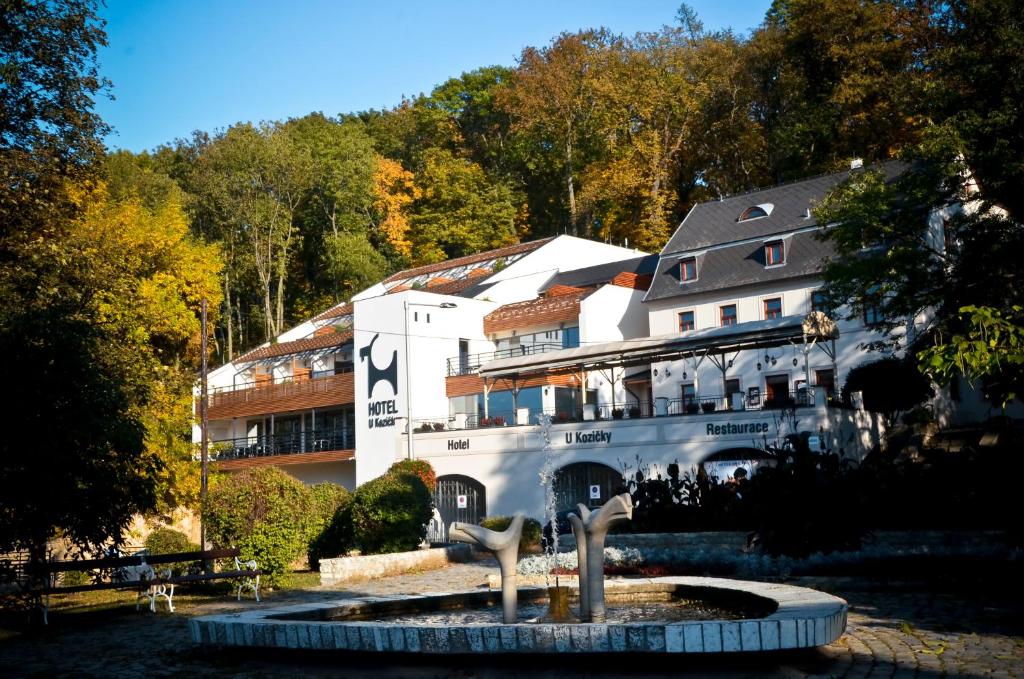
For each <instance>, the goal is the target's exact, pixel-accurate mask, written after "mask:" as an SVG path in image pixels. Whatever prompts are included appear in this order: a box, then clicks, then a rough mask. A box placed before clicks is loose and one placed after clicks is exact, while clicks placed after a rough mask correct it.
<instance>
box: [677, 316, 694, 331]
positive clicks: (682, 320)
mask: <svg viewBox="0 0 1024 679" xmlns="http://www.w3.org/2000/svg"><path fill="white" fill-rule="evenodd" d="M694 327H695V326H694V324H693V312H692V311H681V312H679V332H686V331H687V330H693V329H694Z"/></svg>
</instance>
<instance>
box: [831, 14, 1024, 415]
mask: <svg viewBox="0 0 1024 679" xmlns="http://www.w3.org/2000/svg"><path fill="white" fill-rule="evenodd" d="M934 19H935V24H936V25H937V26H938V27H940V29H941V34H940V35H939V37H938V38H937V39H936V40H935V45H934V46H933V48H932V49H931V50H929V51H928V52H927V53H925V54H924V55H923V56H922V57H921V58H922V62H923V64H924V66H925V67H926V68H927V69H928V70H929V71H930V72H931V73H932V74H933V75H932V77H933V79H934V83H933V85H932V86H931V88H930V89H929V90H928V94H929V96H927V97H924V98H923V99H922V101H921V102H920V106H921V108H922V110H923V111H925V112H926V113H927V114H928V116H929V119H930V120H931V121H932V122H931V123H930V124H929V125H928V126H927V127H926V128H925V129H924V130H923V132H922V133H921V142H920V143H919V144H917V145H915V146H913V147H910V148H909V149H907V151H906V152H905V154H904V155H905V157H906V159H907V160H908V161H910V162H911V163H912V165H911V166H910V169H909V171H907V172H904V173H903V174H902V175H900V176H899V177H898V178H896V179H895V180H893V181H888V182H887V181H884V180H883V178H882V177H881V175H879V174H878V173H875V172H870V171H869V172H858V173H855V174H854V175H853V177H851V179H850V180H849V181H847V182H846V183H844V184H843V185H842V186H840V187H838V188H837V189H836V190H835V191H834V192H833V193H832V194H831V195H830V196H829V197H828V199H827V200H826V201H825V203H824V204H823V205H822V206H821V208H820V209H819V210H818V211H816V216H817V218H818V221H819V223H834V224H837V225H838V226H836V228H834V229H830V230H829V231H828V233H827V237H828V238H829V239H830V240H832V242H833V243H834V244H835V246H836V248H837V250H838V252H837V256H836V257H835V258H833V259H832V261H831V262H830V263H829V264H828V266H827V268H826V271H825V277H826V283H827V288H828V292H829V294H830V295H831V296H832V298H833V300H834V301H835V302H838V303H848V304H850V308H851V309H852V310H853V312H854V313H856V312H857V310H858V309H862V308H864V307H865V306H866V305H868V306H872V307H875V308H877V310H878V311H880V312H881V316H882V317H883V322H882V323H880V324H879V325H878V326H876V327H877V328H878V329H879V330H880V331H882V332H881V334H880V335H879V336H878V339H877V340H876V341H875V342H873V343H872V344H873V346H874V347H875V348H891V347H893V346H895V345H897V344H902V345H903V346H908V345H909V346H910V348H911V349H913V350H915V351H921V352H922V364H921V367H922V369H923V370H925V371H926V372H928V373H929V374H930V375H931V376H933V377H935V378H936V379H938V380H940V381H941V382H943V383H946V382H948V381H949V380H951V379H953V378H954V377H956V376H958V375H962V376H964V377H967V378H968V379H975V378H977V377H979V376H984V377H985V379H986V381H987V382H989V383H991V384H993V385H999V386H998V388H995V389H993V391H992V392H991V395H992V397H993V399H994V401H995V402H996V403H1005V401H1006V399H1007V398H1008V397H1009V394H1019V393H1021V391H1020V388H1019V383H1020V371H1019V370H1018V368H1017V367H1016V365H1017V364H1016V360H1015V358H1014V355H1015V354H1014V351H1015V349H1014V348H1013V343H1012V340H1013V338H1015V337H1016V336H1018V334H1019V328H1020V315H1019V313H1017V311H1016V309H1018V308H1020V307H1021V306H1024V298H1022V293H1021V290H1022V289H1024V288H1022V281H1021V280H1020V266H1019V262H1018V261H1017V256H1016V253H1018V252H1020V250H1021V248H1022V247H1024V224H1022V222H1021V220H1020V215H1019V213H1018V212H1017V210H1018V209H1019V208H1018V205H1019V196H1017V195H1016V194H1014V191H1015V190H1016V189H1014V188H1011V187H1015V186H1017V185H1018V184H1019V181H1020V179H1021V178H1022V177H1021V174H1020V172H1021V170H1020V168H1021V165H1020V162H1019V158H1020V156H1021V155H1022V154H1024V144H1022V136H1021V134H1020V132H1019V130H1018V129H1016V127H1015V123H1016V122H1017V121H1018V118H1019V111H1018V110H1017V106H1016V104H1015V103H1011V102H1012V100H1013V98H1014V97H1015V96H1018V95H1019V94H1020V92H1021V91H1022V83H1024V75H1022V71H1024V68H1022V66H1024V56H1022V55H1021V53H1020V51H1019V50H1018V51H1016V52H1014V51H1013V49H1012V48H1013V45H1014V44H1019V42H1020V41H1021V39H1022V38H1021V34H1020V17H1019V12H1017V13H1015V12H1013V11H1011V8H1010V6H1009V5H1008V4H1007V3H1003V2H999V1H998V0H986V1H985V2H978V3H954V4H951V5H948V6H945V7H944V8H943V10H942V12H940V13H938V14H937V15H936V16H935V17H934ZM995 19H1002V20H1005V23H1002V24H1000V23H999V22H998V21H996V22H995V23H993V24H991V25H989V23H988V22H990V21H994V20H995ZM991 31H995V33H994V34H993V33H992V32H991ZM1000 40H1005V41H1007V42H1008V43H1009V46H1008V51H1006V52H1003V51H1002V46H1001V45H998V46H997V45H996V43H998V42H999V41H1000ZM1015 41H1016V42H1015ZM990 48H991V50H992V51H990ZM1004 59H1005V61H1004ZM954 66H955V67H956V68H955V69H954V68H953V67H954ZM979 86H980V87H983V88H991V89H992V91H986V92H984V93H982V92H980V91H979V92H978V94H979V96H977V97H972V96H971V95H970V93H971V92H972V91H974V88H975V87H979ZM960 107H962V108H960ZM975 165H977V166H978V167H980V168H983V170H982V171H981V172H976V171H975ZM865 246H868V247H865ZM908 321H910V322H913V325H911V326H908V327H909V329H911V330H913V332H912V333H907V332H905V331H904V330H903V328H904V326H905V324H906V323H907V322H908ZM983 338H987V340H988V341H989V342H994V343H995V344H991V345H990V346H989V348H987V349H985V348H984V347H981V348H979V347H978V345H977V344H976V343H977V342H979V341H983Z"/></svg>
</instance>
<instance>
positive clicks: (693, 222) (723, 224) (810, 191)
mask: <svg viewBox="0 0 1024 679" xmlns="http://www.w3.org/2000/svg"><path fill="white" fill-rule="evenodd" d="M907 167H908V166H907V165H906V163H902V162H899V161H889V162H885V163H880V164H878V165H874V166H872V168H871V169H878V170H882V172H884V173H885V176H886V178H887V179H889V180H892V179H894V178H895V177H897V176H898V175H900V174H901V173H903V172H904V171H906V169H907ZM850 173H851V170H847V171H844V172H837V173H834V174H828V175H822V176H820V177H812V178H810V179H804V180H802V181H796V182H792V183H790V184H782V185H780V186H774V187H771V188H768V189H760V190H757V191H751V192H749V193H743V194H740V195H736V196H730V197H728V198H724V199H722V200H713V201H708V202H706V203H700V204H698V205H694V206H693V208H692V209H691V210H690V212H689V213H688V214H687V215H686V218H685V219H683V223H682V224H680V225H679V228H678V229H676V232H675V233H674V234H673V235H672V238H671V239H669V242H668V244H667V245H665V249H664V250H662V253H661V254H662V256H665V255H671V254H677V253H680V252H687V251H692V250H699V249H701V248H706V247H709V246H711V245H716V244H719V243H730V242H733V241H739V240H744V239H746V238H760V237H762V236H770V235H772V234H777V233H785V232H786V231H794V230H796V229H800V228H803V227H807V226H813V225H814V224H815V222H814V217H808V210H809V209H811V208H813V207H814V206H815V205H816V204H817V203H819V202H821V200H822V199H824V198H825V196H826V194H828V192H829V191H831V190H832V189H833V188H834V187H835V186H836V185H838V184H839V183H840V182H842V181H843V180H845V179H846V178H847V177H849V176H850ZM769 203H770V204H771V205H772V210H771V214H769V215H768V216H767V217H761V218H758V219H751V220H748V221H744V222H738V221H737V219H738V218H739V216H740V214H741V213H742V212H743V211H744V210H745V209H747V208H748V207H752V206H757V205H765V204H769Z"/></svg>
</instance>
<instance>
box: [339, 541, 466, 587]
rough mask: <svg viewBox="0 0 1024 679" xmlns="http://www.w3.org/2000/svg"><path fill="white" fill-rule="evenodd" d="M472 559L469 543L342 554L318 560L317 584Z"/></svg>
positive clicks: (361, 578)
mask: <svg viewBox="0 0 1024 679" xmlns="http://www.w3.org/2000/svg"><path fill="white" fill-rule="evenodd" d="M471 558H472V549H471V548H470V546H469V545H449V546H447V547H435V548H432V549H420V550H417V551H415V552H398V553H397V554H370V555H367V556H342V557H338V558H335V559H321V560H320V584H321V585H337V584H341V583H346V582H358V581H360V580H373V579H374V578H383V577H385V576H388V575H401V574H402V573H408V572H410V571H428V570H433V569H435V568H444V567H445V566H447V565H449V564H453V563H463V562H466V561H469V560H470V559H471Z"/></svg>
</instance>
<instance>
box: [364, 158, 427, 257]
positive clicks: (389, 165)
mask: <svg viewBox="0 0 1024 679" xmlns="http://www.w3.org/2000/svg"><path fill="white" fill-rule="evenodd" d="M373 193H374V197H373V210H372V214H373V217H374V221H375V230H376V232H377V234H378V237H379V238H380V240H382V241H383V242H384V243H386V244H387V246H388V247H390V248H391V249H393V250H394V251H395V253H397V254H398V256H399V257H401V258H402V259H403V260H409V259H411V258H412V243H411V242H410V241H409V210H410V206H411V205H412V203H413V202H414V201H415V200H416V199H417V198H419V197H420V189H419V187H417V186H416V184H415V182H414V177H413V174H412V173H411V172H409V171H408V170H405V169H404V168H403V167H402V165H401V164H400V163H399V162H397V161H394V160H390V159H388V158H379V159H378V160H377V169H376V171H375V172H374V173H373Z"/></svg>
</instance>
